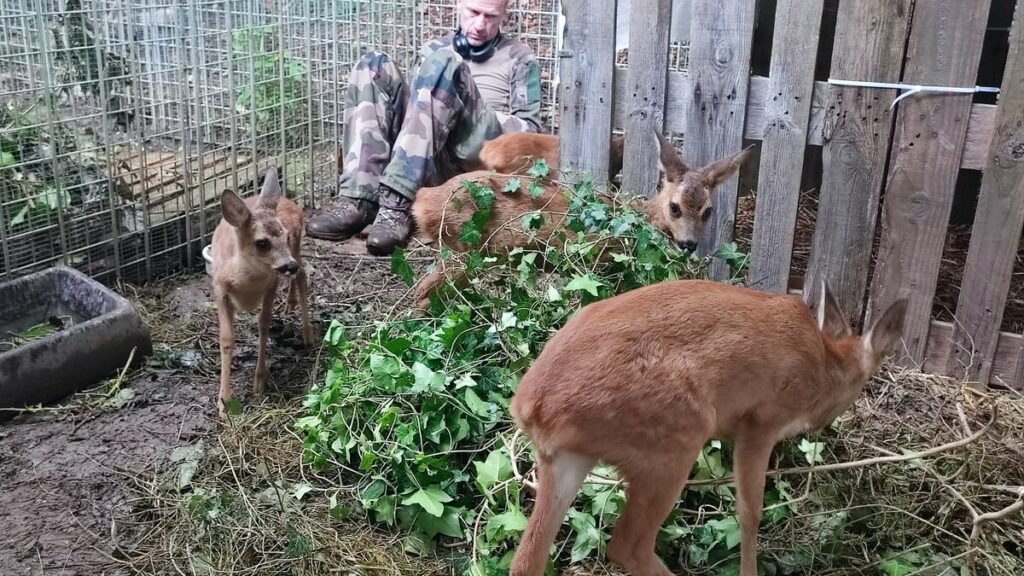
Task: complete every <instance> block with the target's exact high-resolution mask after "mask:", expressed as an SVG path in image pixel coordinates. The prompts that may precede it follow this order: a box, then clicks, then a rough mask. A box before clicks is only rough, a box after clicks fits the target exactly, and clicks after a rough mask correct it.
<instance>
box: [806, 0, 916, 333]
mask: <svg viewBox="0 0 1024 576" xmlns="http://www.w3.org/2000/svg"><path fill="white" fill-rule="evenodd" d="M911 4H912V2H911V0H862V1H859V2H841V3H840V4H839V13H838V20H837V24H836V39H835V47H834V51H833V57H832V73H831V75H832V77H833V78H835V79H841V80H862V81H871V82H897V81H899V77H900V67H901V65H902V63H903V52H904V48H905V46H904V41H905V39H906V33H907V26H908V25H909V22H910V7H911ZM895 97H896V91H895V90H891V89H888V90H882V89H877V88H853V87H845V86H836V85H831V86H829V90H828V100H827V103H828V105H827V107H826V117H825V128H824V134H823V137H824V145H823V150H822V163H823V166H824V173H823V176H822V185H821V196H820V201H819V204H818V215H817V221H816V225H815V229H814V237H813V240H812V243H811V255H810V260H809V262H808V265H807V280H806V282H805V283H804V288H805V290H804V296H805V298H807V301H808V302H817V300H818V297H819V291H820V289H821V288H820V281H821V280H822V279H824V280H826V281H827V282H828V284H829V286H830V287H831V289H832V291H833V292H834V293H835V295H836V299H837V300H838V302H839V305H840V307H841V308H842V310H843V312H844V313H845V314H846V315H847V317H848V318H851V319H853V320H854V323H855V324H856V323H858V321H859V319H860V316H861V311H862V308H863V305H864V290H865V288H866V285H867V280H868V265H869V261H870V258H871V240H872V236H873V234H874V230H875V220H876V218H877V212H878V197H879V192H880V190H881V187H882V177H883V175H884V170H885V160H886V156H887V153H888V148H889V131H890V129H891V124H892V121H891V114H890V112H889V103H890V102H892V99H893V98H895Z"/></svg>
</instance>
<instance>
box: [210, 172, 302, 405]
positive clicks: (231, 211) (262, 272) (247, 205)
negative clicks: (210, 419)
mask: <svg viewBox="0 0 1024 576" xmlns="http://www.w3.org/2000/svg"><path fill="white" fill-rule="evenodd" d="M221 210H222V211H223V214H224V217H223V219H222V220H221V221H220V224H218V225H217V229H216V230H214V231H213V293H214V298H215V299H216V305H217V321H218V323H219V324H220V362H221V367H220V398H219V400H220V401H219V403H218V404H219V410H220V414H221V416H224V411H225V405H226V404H227V402H228V401H229V400H231V358H232V356H233V355H234V351H235V329H234V317H235V310H243V311H245V312H252V311H254V310H256V309H257V308H259V310H260V316H259V354H258V356H257V359H256V376H255V380H254V383H253V389H254V391H255V392H256V394H262V393H263V391H264V389H265V387H266V384H267V376H268V372H269V371H268V370H267V332H268V330H269V328H270V317H271V315H272V314H273V310H274V297H275V296H276V295H277V288H278V280H279V276H284V277H286V278H290V279H291V280H290V283H289V286H288V304H287V307H286V308H285V311H286V312H291V311H293V310H294V309H295V306H296V304H297V305H298V306H299V310H300V313H301V315H302V339H303V342H304V343H305V345H306V346H307V347H309V346H312V344H313V328H312V326H311V325H310V322H309V309H308V302H307V296H306V289H307V283H306V270H305V268H304V267H303V266H302V257H301V255H300V254H299V250H300V246H301V244H302V209H301V208H299V207H298V206H297V205H296V204H295V202H293V201H291V200H290V199H288V198H287V197H284V196H282V194H281V185H280V183H279V182H278V176H277V170H275V169H274V168H270V169H268V170H267V173H266V176H265V177H264V179H263V189H262V190H261V191H260V194H259V196H255V197H252V198H248V199H246V200H245V201H243V200H242V199H241V198H239V197H238V195H237V194H235V193H234V192H232V191H231V190H227V191H225V192H224V193H223V194H222V195H221Z"/></svg>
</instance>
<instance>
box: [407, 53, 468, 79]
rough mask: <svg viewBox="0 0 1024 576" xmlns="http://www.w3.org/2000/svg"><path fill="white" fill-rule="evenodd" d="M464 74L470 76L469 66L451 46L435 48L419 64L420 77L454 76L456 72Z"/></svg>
mask: <svg viewBox="0 0 1024 576" xmlns="http://www.w3.org/2000/svg"><path fill="white" fill-rule="evenodd" d="M460 73H461V74H464V77H469V76H471V75H470V73H469V66H467V65H466V62H465V61H464V60H463V59H462V56H459V55H458V54H457V53H456V52H455V51H454V50H452V49H451V48H448V47H445V48H441V49H439V50H435V51H433V52H431V53H430V55H428V56H427V57H426V58H424V59H423V64H421V65H420V73H419V76H420V78H438V77H444V78H454V77H455V76H456V75H457V74H460Z"/></svg>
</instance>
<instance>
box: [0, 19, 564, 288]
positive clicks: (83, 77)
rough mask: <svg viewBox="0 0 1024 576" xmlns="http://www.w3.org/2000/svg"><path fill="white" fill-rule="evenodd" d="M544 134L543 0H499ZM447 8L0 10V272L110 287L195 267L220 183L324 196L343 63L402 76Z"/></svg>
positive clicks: (547, 23)
mask: <svg viewBox="0 0 1024 576" xmlns="http://www.w3.org/2000/svg"><path fill="white" fill-rule="evenodd" d="M510 8H511V12H512V18H511V23H510V29H511V31H513V32H515V33H516V34H517V35H518V36H519V37H520V38H522V39H524V40H525V41H526V42H527V43H528V44H530V46H531V47H532V48H533V49H534V51H535V52H536V54H537V55H538V57H539V58H540V60H541V63H542V66H543V72H542V92H543V96H544V103H545V107H544V111H543V120H544V122H545V125H546V126H547V127H548V128H549V129H552V128H554V122H553V120H554V119H555V118H556V116H557V114H556V112H555V111H556V110H557V107H556V102H555V100H556V94H555V91H554V80H555V71H556V70H555V67H556V65H557V62H556V59H555V55H556V25H557V21H558V13H559V5H558V0H512V2H511V5H510ZM455 23H456V15H455V0H428V1H423V2H409V1H407V0H303V1H295V0H292V1H282V0H4V1H3V2H2V3H0V130H2V131H0V278H9V277H13V276H19V275H22V274H25V273H27V272H29V271H32V270H35V269H39V268H43V267H46V266H50V265H53V264H55V263H65V264H69V265H72V266H75V267H77V268H79V269H81V270H83V271H85V272H86V273H88V274H90V275H92V276H93V277H96V278H99V279H101V280H106V281H110V280H113V279H115V278H121V279H125V280H128V281H140V280H147V279H152V278H156V277H158V276H160V275H161V274H163V273H166V272H168V271H170V270H173V269H176V268H180V267H182V266H188V267H191V266H196V265H198V264H199V263H200V260H199V259H200V250H201V248H202V246H203V245H205V244H206V243H207V242H208V241H209V238H210V235H211V234H212V232H213V228H214V226H215V225H216V222H217V219H218V218H219V213H220V211H219V206H218V202H219V197H220V194H221V192H222V191H223V190H224V189H232V190H236V191H238V192H240V193H242V194H243V195H246V194H249V193H252V192H253V191H254V190H255V189H256V186H257V185H258V182H259V179H260V177H261V176H262V174H263V172H264V171H265V169H266V168H267V167H269V166H278V167H280V168H282V169H283V171H284V173H285V175H286V179H285V188H286V193H287V194H288V195H289V196H291V197H295V198H302V199H303V200H305V201H306V202H307V203H309V202H310V201H311V200H312V199H313V197H314V195H318V194H324V193H327V192H329V191H332V190H333V187H334V184H335V178H336V176H335V174H336V150H337V146H338V142H339V140H340V139H339V135H340V131H341V118H342V110H341V103H342V96H343V94H344V90H345V84H346V82H347V78H348V73H349V70H350V68H351V64H352V63H353V62H355V61H356V60H357V59H358V57H359V56H360V55H361V54H362V53H363V52H365V51H366V50H368V49H375V50H383V51H385V52H387V53H389V54H390V55H391V56H392V58H393V59H394V60H395V61H396V62H397V63H398V64H399V65H400V66H402V67H403V68H404V69H406V70H407V69H409V67H410V66H411V65H412V64H413V60H414V57H415V53H416V51H417V50H418V48H419V47H420V45H422V43H423V42H425V41H426V40H428V39H429V38H431V37H433V36H435V35H440V34H445V33H448V32H450V31H451V30H452V29H453V28H454V26H455Z"/></svg>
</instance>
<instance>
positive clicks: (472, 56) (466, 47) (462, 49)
mask: <svg viewBox="0 0 1024 576" xmlns="http://www.w3.org/2000/svg"><path fill="white" fill-rule="evenodd" d="M499 42H501V32H498V35H497V36H495V37H494V38H491V39H490V40H489V41H487V42H486V43H485V44H483V45H481V46H473V45H471V44H470V43H469V39H468V38H466V36H465V34H463V33H462V29H461V28H456V29H455V37H454V38H452V48H454V49H455V51H456V52H458V53H459V55H460V56H462V57H463V58H466V59H468V60H471V61H473V62H486V61H487V59H488V58H490V57H491V56H493V55H494V50H495V49H497V48H498V43H499Z"/></svg>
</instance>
